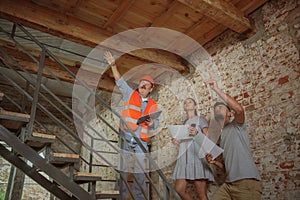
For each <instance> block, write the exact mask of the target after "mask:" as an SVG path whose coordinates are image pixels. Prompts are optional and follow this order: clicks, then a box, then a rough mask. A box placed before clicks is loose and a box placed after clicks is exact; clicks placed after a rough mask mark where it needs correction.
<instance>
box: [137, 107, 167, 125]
mask: <svg viewBox="0 0 300 200" xmlns="http://www.w3.org/2000/svg"><path fill="white" fill-rule="evenodd" d="M161 112H162V110H159V111H156V112H153V113H150V114H148V115H144V116H141V117H140V118H139V119H138V120H137V122H136V124H140V123H142V122H144V121H146V120H147V119H149V118H151V119H156V118H158V117H159V115H160V114H161Z"/></svg>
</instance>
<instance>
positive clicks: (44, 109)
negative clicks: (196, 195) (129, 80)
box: [12, 25, 179, 199]
mask: <svg viewBox="0 0 300 200" xmlns="http://www.w3.org/2000/svg"><path fill="white" fill-rule="evenodd" d="M16 27H18V28H20V29H21V30H23V31H24V32H25V33H26V32H27V31H26V30H25V29H24V28H23V27H22V26H19V25H16V26H14V29H15V28H16ZM26 34H28V35H29V37H31V38H32V40H35V39H34V38H33V37H32V36H31V35H30V34H29V33H28V32H27V33H26ZM12 35H14V34H12ZM12 39H13V38H12ZM13 40H14V39H13ZM14 41H15V40H14ZM15 42H16V43H17V44H18V42H17V41H15ZM35 42H36V43H37V44H38V45H39V46H41V47H42V49H43V52H44V53H47V55H48V56H50V57H51V58H52V59H53V60H55V61H56V62H57V63H58V64H59V65H60V66H61V67H62V68H64V70H65V71H67V72H68V73H69V74H70V75H71V76H73V77H74V79H75V80H76V81H78V82H79V83H81V85H83V86H85V87H86V88H87V89H89V88H88V86H87V85H86V84H85V83H84V82H83V81H81V80H79V79H78V78H77V77H76V75H75V74H73V72H71V71H70V70H69V69H68V68H67V67H66V66H64V64H63V63H61V62H60V61H59V60H58V59H57V58H56V57H55V56H54V55H53V54H52V53H51V52H50V51H49V50H47V49H46V48H44V47H43V45H41V44H40V43H39V42H38V41H35ZM32 57H33V56H32ZM40 65H43V64H40ZM48 71H50V70H48ZM50 74H51V76H54V77H53V78H54V79H56V80H59V79H58V78H57V77H55V75H54V74H53V73H50ZM59 81H60V80H59ZM32 85H33V84H32ZM41 85H42V84H41ZM15 86H16V87H17V85H15ZM17 88H18V87H17ZM42 88H43V89H45V88H46V87H45V86H43V85H42ZM18 90H19V91H21V92H22V93H23V94H26V93H25V91H22V89H21V88H20V87H19V88H18ZM47 92H48V91H47ZM90 92H91V94H93V95H95V97H96V99H97V100H98V101H99V102H100V103H101V104H102V105H104V107H106V108H107V109H108V110H110V111H111V112H112V113H114V114H115V115H116V116H117V117H119V118H120V120H122V118H121V117H120V116H119V114H118V113H116V112H115V111H113V110H112V108H110V107H109V106H108V105H107V104H106V103H105V102H104V101H103V100H102V99H101V98H100V97H99V96H98V95H96V94H95V92H94V91H90ZM51 95H52V94H51ZM26 96H27V98H29V99H30V98H31V97H30V95H28V94H27V95H26ZM54 96H55V95H54ZM32 100H33V101H34V99H32ZM33 103H36V105H37V106H38V107H39V108H41V109H42V110H43V111H44V112H46V113H47V114H48V115H50V116H51V112H49V111H48V110H47V109H46V108H44V107H43V106H42V105H40V104H39V103H37V102H33ZM64 107H66V106H65V105H64ZM88 107H89V106H88ZM90 109H91V108H90ZM73 114H74V113H73ZM51 117H52V118H53V119H55V116H51ZM76 117H77V118H78V119H80V116H76ZM98 117H99V119H101V120H102V121H104V123H106V124H107V125H108V126H110V125H109V123H107V122H106V121H105V119H103V118H102V117H101V116H99V115H98ZM34 120H36V119H34ZM56 122H57V123H58V124H59V125H60V126H62V127H63V128H64V129H66V130H68V132H70V134H71V135H72V131H71V130H69V128H68V127H65V126H64V124H62V123H59V122H60V121H59V120H56ZM90 128H91V129H93V127H90ZM110 128H111V129H112V131H114V132H115V133H118V131H116V130H114V129H113V127H110ZM93 131H95V133H96V134H98V133H97V132H96V130H93ZM98 135H99V134H98ZM99 136H100V137H101V134H100V135H99ZM133 136H134V137H136V136H135V135H134V133H133ZM74 137H75V138H76V139H78V137H76V136H74ZM136 138H137V137H136ZM103 140H104V141H105V142H107V143H108V144H109V141H107V140H106V139H105V138H103ZM137 142H138V143H139V141H138V140H137ZM127 145H128V144H127ZM138 145H140V146H141V148H142V149H143V150H144V152H145V149H144V148H143V146H142V145H141V144H138ZM112 148H114V147H113V146H112ZM90 151H91V152H92V153H95V154H97V155H98V156H100V157H103V156H101V155H99V153H97V152H95V151H94V150H93V149H90ZM104 160H105V158H104ZM150 160H151V158H150ZM151 161H152V160H151ZM108 163H109V162H108ZM151 164H153V165H154V166H155V163H154V161H152V162H151ZM157 173H158V174H159V176H160V177H161V178H162V180H163V182H164V184H165V187H166V188H168V190H170V192H171V193H173V195H174V197H175V198H176V199H179V198H178V195H177V193H176V192H175V190H174V189H173V187H172V186H171V185H170V184H168V182H167V181H166V178H165V176H164V175H163V173H162V172H161V171H160V170H158V171H157ZM146 176H147V174H146ZM147 179H148V180H149V181H150V183H151V185H153V187H154V188H156V187H155V185H154V184H153V183H152V182H151V178H150V177H149V176H147ZM155 190H156V192H157V193H158V190H157V189H155ZM158 196H161V195H159V194H158ZM166 196H167V195H166ZM162 199H165V197H162Z"/></svg>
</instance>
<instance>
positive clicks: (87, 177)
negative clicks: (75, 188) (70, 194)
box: [73, 172, 102, 184]
mask: <svg viewBox="0 0 300 200" xmlns="http://www.w3.org/2000/svg"><path fill="white" fill-rule="evenodd" d="M73 180H74V181H75V182H76V183H79V184H81V183H88V182H92V181H101V180H102V179H101V176H100V174H96V173H87V172H76V173H75V174H74V177H73Z"/></svg>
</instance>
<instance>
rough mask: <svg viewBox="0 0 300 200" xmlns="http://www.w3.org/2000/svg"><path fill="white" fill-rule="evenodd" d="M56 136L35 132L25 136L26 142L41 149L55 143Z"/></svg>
mask: <svg viewBox="0 0 300 200" xmlns="http://www.w3.org/2000/svg"><path fill="white" fill-rule="evenodd" d="M55 138H56V137H55V135H50V134H44V133H37V132H33V133H32V134H31V135H30V136H27V137H26V138H25V143H26V144H27V145H28V146H31V147H32V148H34V149H36V148H38V149H41V148H43V147H44V146H46V145H48V144H50V143H53V142H54V141H55Z"/></svg>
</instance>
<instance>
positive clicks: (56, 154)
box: [51, 153, 79, 159]
mask: <svg viewBox="0 0 300 200" xmlns="http://www.w3.org/2000/svg"><path fill="white" fill-rule="evenodd" d="M51 156H52V157H57V158H76V159H77V158H78V159H79V155H78V154H71V153H51Z"/></svg>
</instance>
